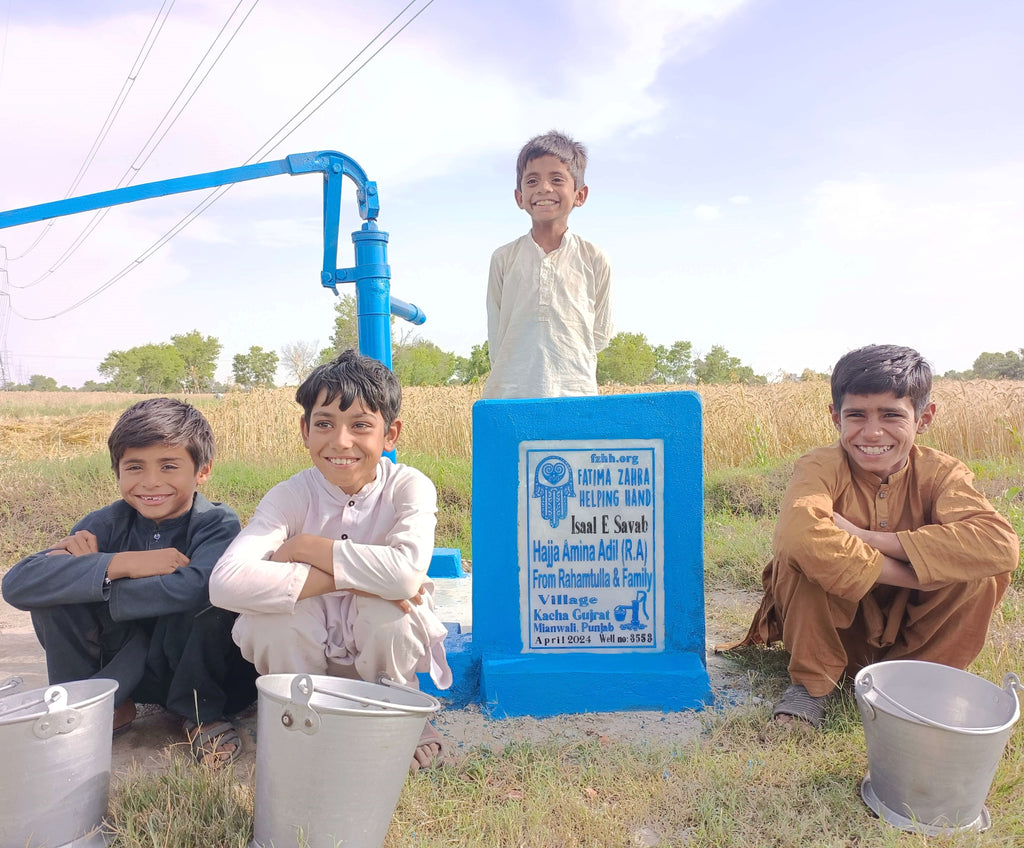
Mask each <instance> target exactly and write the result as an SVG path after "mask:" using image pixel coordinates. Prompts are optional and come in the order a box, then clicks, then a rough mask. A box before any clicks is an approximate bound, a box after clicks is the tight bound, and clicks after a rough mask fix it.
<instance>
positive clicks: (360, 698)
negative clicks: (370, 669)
mask: <svg viewBox="0 0 1024 848" xmlns="http://www.w3.org/2000/svg"><path fill="white" fill-rule="evenodd" d="M377 683H379V684H380V685H381V686H390V687H392V688H394V689H400V690H402V691H403V692H411V693H412V694H413V695H422V694H423V693H422V692H420V691H419V690H418V689H413V688H412V687H411V686H403V685H402V684H401V683H396V682H395V681H394V680H392V679H391V678H390V677H385V676H384V675H381V676H380V677H378V678H377ZM313 691H314V692H319V693H320V694H321V695H330V696H331V697H332V698H344V699H345V700H348V701H355V702H356V703H357V704H362V705H363V706H364V707H380V708H381V709H383V710H396V711H398V712H403V713H413V714H415V713H422V714H423V715H425V716H427V715H430V714H431V713H436V712H437V707H436V706H427V707H418V706H415V705H413V704H395V703H393V702H391V701H380V700H377V699H376V698H367V697H366V696H365V695H356V694H355V693H353V692H332V691H331V690H329V689H317V688H316V687H315V686H314V687H313Z"/></svg>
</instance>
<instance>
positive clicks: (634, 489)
mask: <svg viewBox="0 0 1024 848" xmlns="http://www.w3.org/2000/svg"><path fill="white" fill-rule="evenodd" d="M663 480H664V445H663V443H662V441H661V440H660V439H621V440H620V439H607V440H592V439H588V440H586V441H524V442H521V443H520V446H519V550H518V558H519V580H520V598H521V600H522V605H521V609H522V618H521V624H522V642H523V652H524V653H534V652H563V653H564V652H573V651H585V652H614V653H622V652H627V651H629V652H644V653H648V652H658V651H661V650H662V649H663V648H664V643H665V622H664V608H665V599H664V559H663V553H664V544H663V528H662V522H663V516H664V507H663V503H664V483H663Z"/></svg>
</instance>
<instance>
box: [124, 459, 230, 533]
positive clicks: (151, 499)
mask: <svg viewBox="0 0 1024 848" xmlns="http://www.w3.org/2000/svg"><path fill="white" fill-rule="evenodd" d="M212 466H213V463H212V462H210V463H207V464H206V465H205V466H203V467H202V468H200V469H199V470H196V466H195V462H193V460H192V455H191V454H190V453H189V452H188V448H187V447H185V446H184V445H161V444H156V445H147V446H146V447H142V448H128V449H127V450H125V452H124V454H123V455H122V456H121V458H120V460H118V463H117V485H118V487H119V488H120V489H121V497H122V498H124V499H125V501H127V503H128V504H129V505H130V506H132V507H133V508H134V509H135V511H136V512H138V513H139V514H140V515H142V516H144V517H145V518H148V519H150V520H152V521H155V522H157V523H158V524H159V523H160V522H161V521H166V520H167V519H169V518H177V517H178V516H179V515H184V514H185V513H186V512H188V511H189V510H190V509H191V508H192V496H193V495H194V494H195V492H196V486H198V485H200V484H202V483H205V482H206V481H207V480H208V479H209V477H210V469H211V467H212Z"/></svg>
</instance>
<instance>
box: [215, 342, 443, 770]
mask: <svg viewBox="0 0 1024 848" xmlns="http://www.w3.org/2000/svg"><path fill="white" fill-rule="evenodd" d="M295 399H296V401H298V403H299V404H301V406H302V408H303V415H302V417H301V419H300V429H301V432H302V439H303V442H304V443H305V445H306V447H307V448H308V450H309V454H310V457H311V459H312V460H313V467H312V468H308V469H306V470H304V471H301V472H299V473H298V474H296V475H295V476H294V477H291V478H290V479H288V480H285V481H284V482H283V483H279V484H278V485H277V486H275V487H274V488H273V489H271V490H270V491H269V492H268V493H267V495H266V496H265V497H264V498H263V500H262V501H261V502H260V504H259V506H258V507H257V508H256V512H255V514H254V515H253V517H252V520H251V521H250V522H249V524H248V526H247V527H246V528H245V529H244V530H242V532H241V533H240V534H239V535H238V537H237V538H236V539H235V540H234V542H232V544H231V545H230V546H229V547H228V549H227V551H225V552H224V555H223V556H222V557H221V558H220V560H219V561H218V563H217V565H216V567H215V568H214V571H213V575H212V576H211V578H210V599H211V600H212V601H213V603H214V604H216V605H217V606H220V607H223V608H225V609H229V610H235V611H236V612H239V613H241V615H239V617H238V620H237V621H236V623H235V627H234V630H233V631H232V635H233V637H234V640H235V642H236V643H237V644H238V646H239V648H240V649H241V651H242V655H243V656H244V657H245V658H246V659H248V660H250V661H251V662H252V663H253V665H255V666H256V669H257V671H259V673H260V674H298V673H307V674H331V675H335V676H342V677H354V678H360V679H363V680H368V681H371V682H372V681H376V680H377V679H378V677H380V676H381V675H386V676H387V677H389V678H390V679H392V680H394V681H396V682H398V683H403V684H407V685H412V686H416V685H417V680H416V672H418V671H424V672H430V675H431V677H432V678H433V680H434V682H435V683H436V684H437V685H438V686H439V687H440V688H442V689H443V688H447V687H448V686H450V685H451V671H450V670H449V668H448V663H447V660H446V659H445V653H444V637H445V635H446V629H445V627H444V625H443V624H442V623H441V621H440V619H438V617H437V615H436V613H435V612H434V603H433V584H432V583H431V582H430V581H429V580H428V579H427V568H428V567H429V565H430V559H431V556H432V554H433V549H434V526H435V523H436V519H437V493H436V491H435V489H434V485H433V483H431V482H430V480H429V479H428V478H427V477H426V476H424V475H423V474H422V473H420V472H419V471H417V470H416V469H415V468H411V467H409V466H406V465H400V464H396V463H393V462H392V461H391V460H390V459H389V458H387V457H385V456H383V454H384V452H385V451H391V450H393V449H394V447H395V444H396V442H397V441H398V436H399V432H400V431H401V427H402V422H401V421H400V420H399V419H398V413H399V409H400V407H401V402H402V390H401V387H400V386H399V384H398V380H397V379H396V378H395V376H394V374H392V373H391V371H389V370H388V368H387V367H386V366H385V365H384V364H383V363H381V362H378V361H377V360H375V359H371V358H370V357H366V356H362V355H360V354H357V353H355V352H354V351H351V350H349V351H345V352H344V353H342V354H341V355H340V356H338V357H337V358H336V359H335V360H334V361H332V362H330V363H327V364H325V365H321V366H320V367H318V368H316V369H315V370H314V371H313V372H312V373H311V374H310V375H309V377H307V378H306V380H305V381H304V382H303V383H302V385H301V386H299V388H298V390H297V391H296V393H295ZM441 757H442V740H441V737H440V736H439V735H438V733H437V731H436V730H434V728H433V727H432V726H431V725H430V724H429V722H428V723H427V724H426V725H425V726H424V733H423V737H422V739H421V741H420V745H419V747H418V748H417V751H416V756H415V758H414V761H413V763H412V767H413V769H416V768H419V767H424V766H431V765H436V764H437V763H439V762H440V760H441Z"/></svg>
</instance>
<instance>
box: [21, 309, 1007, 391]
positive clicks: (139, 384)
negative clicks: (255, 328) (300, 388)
mask: <svg viewBox="0 0 1024 848" xmlns="http://www.w3.org/2000/svg"><path fill="white" fill-rule="evenodd" d="M358 346H359V336H358V319H357V314H356V299H355V296H354V295H351V294H349V295H345V296H343V297H341V298H339V299H338V302H337V303H336V304H335V318H334V331H333V333H332V334H331V338H330V340H329V343H328V345H327V346H326V347H324V348H322V349H320V348H319V346H318V344H317V342H308V341H298V342H292V343H290V344H286V345H284V346H283V347H282V348H281V350H280V352H277V351H273V350H265V349H264V348H262V347H260V346H258V345H253V346H252V347H250V348H249V350H248V351H246V352H245V353H237V354H235V355H234V357H233V358H232V376H233V380H234V385H235V386H236V387H238V388H241V389H252V388H257V387H272V386H273V385H274V384H275V379H276V374H277V370H278V366H281V367H282V368H283V369H284V371H285V373H286V375H287V379H288V380H290V381H291V383H292V384H298V383H300V382H301V381H302V380H304V379H305V378H306V376H307V375H308V374H309V372H310V371H311V370H312V369H313V368H314V367H316V365H318V364H320V363H322V362H326V361H328V360H330V359H331V358H333V357H334V356H336V355H337V354H338V353H339V352H341V351H343V350H347V349H348V348H358ZM221 350H222V345H221V342H220V340H219V339H217V338H215V337H214V336H204V335H202V333H200V332H199V330H193V331H192V332H190V333H184V334H181V335H176V336H171V340H170V341H169V342H164V343H160V344H147V345H141V346H139V347H133V348H128V349H127V350H114V351H111V352H110V353H108V354H107V356H106V358H104V360H103V361H102V362H101V363H100V365H99V369H98V370H99V373H100V374H101V375H102V376H103V377H104V378H105V380H106V382H95V381H92V380H89V381H87V382H86V383H85V385H84V386H83V387H82V388H83V390H84V391H119V392H139V393H146V394H154V393H161V392H175V393H177V392H185V393H197V392H211V391H223V390H225V389H227V388H228V386H224V385H221V384H218V383H216V381H215V378H214V372H215V371H216V366H217V358H218V357H219V356H220V353H221ZM392 368H393V370H394V372H395V374H396V375H397V376H398V379H399V381H400V382H401V383H402V385H404V386H443V385H451V384H468V383H476V382H479V381H481V380H484V379H485V378H486V377H487V375H488V373H490V370H491V363H490V357H489V355H488V350H487V342H486V341H484V342H481V343H480V344H478V345H474V346H473V347H472V349H471V350H470V353H469V356H458V355H456V354H454V353H451V352H450V351H446V350H442V349H441V348H440V347H438V345H436V344H434V342H432V341H428V340H427V339H424V338H422V337H420V336H418V335H417V334H415V333H414V332H409V331H406V330H404V329H403V328H402V326H401V325H398V326H396V325H395V323H394V321H393V320H392ZM943 376H944V377H947V378H951V379H959V380H969V379H975V378H981V379H990V380H1001V379H1005V380H1024V348H1021V349H1020V350H1018V351H1007V352H1006V353H987V352H986V353H982V354H980V355H979V356H978V358H977V359H975V360H974V365H973V367H972V368H971V369H970V370H968V371H947V372H946V373H945V374H944V375H943ZM823 377H827V375H826V374H821V373H818V372H815V371H812V370H811V369H805V370H804V372H803V373H802V374H801V375H800V376H799V377H798V376H796V375H792V374H786V375H783V378H784V379H793V380H796V379H800V380H805V379H816V378H823ZM597 381H598V383H600V384H602V385H623V386H642V385H650V384H669V385H686V384H695V383H746V384H751V383H764V382H767V378H766V377H765V376H763V375H760V374H756V373H754V369H753V368H751V367H750V366H749V365H745V364H744V363H743V362H742V361H740V359H739V358H738V357H735V356H732V355H731V354H730V353H729V351H728V350H726V349H725V348H724V347H723V346H722V345H713V346H712V347H711V349H710V350H709V351H707V352H706V353H704V354H702V355H695V353H694V351H693V346H692V344H691V343H690V342H688V341H676V342H673V343H672V344H671V345H668V346H665V345H652V344H651V343H650V342H649V341H648V340H647V337H646V336H645V335H644V334H643V333H629V332H621V333H618V334H617V335H615V336H614V337H612V339H611V341H610V342H609V344H608V347H607V348H605V349H604V350H603V351H601V352H600V353H599V354H598V356H597ZM6 388H7V390H9V391H11V390H13V391H57V390H58V386H57V381H56V380H54V379H53V378H52V377H47V376H45V375H42V374H33V375H32V377H31V378H30V379H29V382H28V383H26V384H23V385H9V386H7V387H6ZM59 389H60V390H67V387H66V386H61V387H59Z"/></svg>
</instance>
